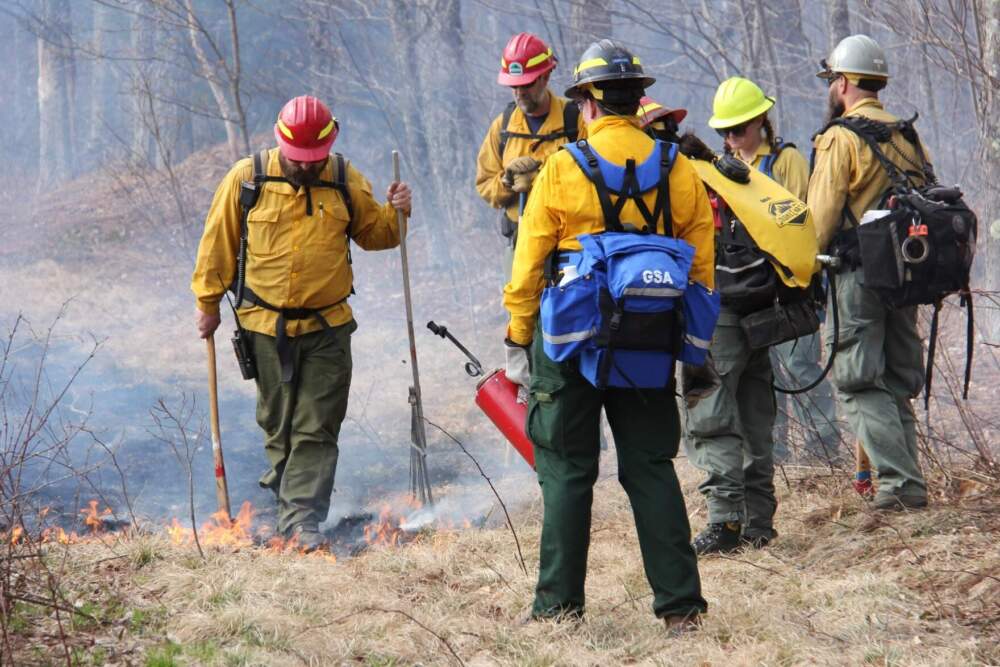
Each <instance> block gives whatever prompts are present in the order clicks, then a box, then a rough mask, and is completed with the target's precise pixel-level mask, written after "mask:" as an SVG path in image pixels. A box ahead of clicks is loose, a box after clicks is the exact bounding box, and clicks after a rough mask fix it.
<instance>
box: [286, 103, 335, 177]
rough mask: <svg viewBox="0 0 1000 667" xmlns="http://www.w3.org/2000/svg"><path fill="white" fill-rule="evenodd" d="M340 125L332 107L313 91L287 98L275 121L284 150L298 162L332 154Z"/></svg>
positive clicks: (322, 157) (288, 156)
mask: <svg viewBox="0 0 1000 667" xmlns="http://www.w3.org/2000/svg"><path fill="white" fill-rule="evenodd" d="M339 132H340V125H339V124H338V123H337V119H336V118H334V117H333V114H331V113H330V109H329V107H327V106H326V105H325V104H323V103H322V102H320V101H319V100H318V99H316V98H315V97H312V96H311V95H300V96H299V97H296V98H294V99H291V100H289V101H288V103H287V104H285V106H284V107H283V108H282V109H281V113H279V114H278V122H277V123H275V124H274V137H275V139H277V140H278V148H279V149H280V150H281V154H282V155H284V156H285V157H286V158H288V159H289V160H295V161H296V162H319V161H320V160H322V159H324V158H326V157H327V156H328V155H329V154H330V146H332V145H333V142H334V140H335V139H336V138H337V134H338V133H339Z"/></svg>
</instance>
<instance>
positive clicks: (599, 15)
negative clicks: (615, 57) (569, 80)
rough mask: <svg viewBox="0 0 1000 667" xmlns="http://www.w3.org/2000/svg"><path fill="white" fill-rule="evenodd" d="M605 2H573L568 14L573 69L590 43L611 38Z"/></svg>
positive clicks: (609, 16)
mask: <svg viewBox="0 0 1000 667" xmlns="http://www.w3.org/2000/svg"><path fill="white" fill-rule="evenodd" d="M608 4H609V3H608V2H606V1H605V0H574V1H573V5H572V8H571V9H570V12H569V25H570V30H569V33H570V44H572V48H573V55H572V56H571V57H570V60H571V62H572V64H571V65H570V67H573V66H574V65H575V64H576V63H575V61H576V60H578V59H579V58H580V55H581V54H582V53H583V51H584V49H586V48H587V47H588V46H590V44H591V43H592V42H596V41H597V40H599V39H604V38H606V37H607V38H610V37H611V36H612V28H611V14H610V12H609V11H608Z"/></svg>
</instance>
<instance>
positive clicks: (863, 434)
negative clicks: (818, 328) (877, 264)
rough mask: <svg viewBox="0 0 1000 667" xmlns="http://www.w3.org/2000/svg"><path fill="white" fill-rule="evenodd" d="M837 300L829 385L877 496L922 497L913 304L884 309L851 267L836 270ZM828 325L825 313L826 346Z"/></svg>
mask: <svg viewBox="0 0 1000 667" xmlns="http://www.w3.org/2000/svg"><path fill="white" fill-rule="evenodd" d="M831 298H832V296H831ZM837 303H838V305H839V307H840V340H839V342H838V346H837V347H838V350H837V358H836V359H835V360H834V362H833V384H834V386H836V387H837V396H838V398H839V399H840V402H841V404H842V405H843V407H844V412H845V414H846V416H847V420H848V422H849V423H850V425H851V428H852V429H853V430H854V432H855V433H856V434H857V436H858V438H859V439H860V440H861V443H862V445H863V446H864V448H865V451H866V452H867V453H868V458H870V459H871V462H872V465H873V466H874V468H875V471H876V472H877V473H878V492H879V495H886V494H891V495H896V496H899V495H907V496H924V497H926V495H927V484H926V482H925V481H924V477H923V474H922V473H921V472H920V464H919V463H918V460H917V427H916V420H915V418H914V414H913V405H912V403H911V401H912V399H913V398H915V397H916V396H917V395H919V393H920V390H921V388H922V387H923V381H924V362H923V344H922V342H921V339H920V333H919V331H918V329H917V307H916V306H911V307H909V308H898V309H889V308H887V307H886V306H884V305H883V304H882V302H881V301H879V298H878V296H876V294H875V293H874V292H872V291H871V290H867V289H865V288H864V287H862V286H861V271H857V270H855V271H845V272H843V273H841V274H839V275H838V276H837ZM830 307H832V304H831V305H830ZM828 312H830V311H829V309H828ZM832 328H833V318H832V317H827V319H826V331H825V333H824V339H825V342H826V345H827V346H828V352H829V347H831V346H832V345H833V329H832Z"/></svg>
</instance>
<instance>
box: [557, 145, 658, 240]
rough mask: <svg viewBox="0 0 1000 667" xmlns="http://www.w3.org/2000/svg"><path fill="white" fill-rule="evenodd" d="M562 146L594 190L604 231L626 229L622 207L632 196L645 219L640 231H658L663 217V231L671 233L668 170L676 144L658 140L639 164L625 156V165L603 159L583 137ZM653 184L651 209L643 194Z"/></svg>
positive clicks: (651, 187) (650, 188)
mask: <svg viewBox="0 0 1000 667" xmlns="http://www.w3.org/2000/svg"><path fill="white" fill-rule="evenodd" d="M565 148H566V149H567V150H568V151H569V152H570V153H571V154H572V155H573V157H574V159H575V160H576V162H577V165H578V166H579V167H580V168H581V169H582V170H583V172H584V173H585V174H586V175H587V178H589V179H590V181H591V182H592V183H593V184H594V187H595V188H596V190H597V198H598V201H600V204H601V212H602V214H603V216H604V228H605V231H609V232H621V231H627V230H625V228H624V226H623V225H622V222H621V211H622V209H623V208H624V206H625V203H626V202H627V201H629V200H631V201H633V202H635V205H636V208H638V209H639V213H640V214H641V215H642V217H643V219H644V220H645V222H646V229H645V230H641V231H649V232H651V233H654V234H655V233H657V224H656V223H657V220H659V219H660V218H662V219H663V234H664V235H666V236H673V224H672V217H671V212H670V170H671V169H672V168H673V164H674V161H675V159H676V157H677V146H676V144H670V143H666V142H661V141H657V142H656V145H655V147H654V150H653V152H652V153H651V154H650V156H649V157H648V158H647V159H646V160H645V161H644V162H643V163H642V164H641V165H637V164H636V162H635V160H634V159H628V160H626V162H625V166H624V167H619V166H617V165H613V164H610V163H608V162H607V161H606V160H603V159H602V158H601V157H600V156H599V155H597V154H596V153H595V152H594V150H593V148H591V146H590V144H589V143H588V142H587V141H586V140H585V139H581V140H580V141H578V142H576V143H575V144H568V145H567V146H565ZM606 172H607V173H606ZM654 188H655V190H656V199H655V201H654V203H653V209H652V210H650V209H649V207H648V206H647V205H646V202H645V200H644V199H643V197H642V195H643V193H645V192H648V191H649V190H652V189H654ZM611 193H616V194H617V195H618V199H617V201H615V202H612V201H611Z"/></svg>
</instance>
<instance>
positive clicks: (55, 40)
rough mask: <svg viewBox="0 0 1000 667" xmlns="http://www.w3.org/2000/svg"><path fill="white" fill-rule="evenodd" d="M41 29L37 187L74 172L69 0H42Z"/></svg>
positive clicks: (66, 177) (65, 177)
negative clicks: (70, 120)
mask: <svg viewBox="0 0 1000 667" xmlns="http://www.w3.org/2000/svg"><path fill="white" fill-rule="evenodd" d="M41 14H42V24H41V26H42V31H43V34H42V35H40V36H39V39H38V189H39V190H40V191H41V190H43V189H45V188H47V187H49V186H52V185H54V184H56V183H60V182H62V181H65V180H67V179H68V178H70V177H71V176H72V169H73V137H72V135H71V133H70V131H71V127H72V123H70V122H69V118H70V115H71V109H70V97H69V93H70V90H69V86H70V75H71V67H72V55H71V53H70V52H69V50H68V48H67V35H68V34H69V29H70V10H69V0H42V3H41Z"/></svg>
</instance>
